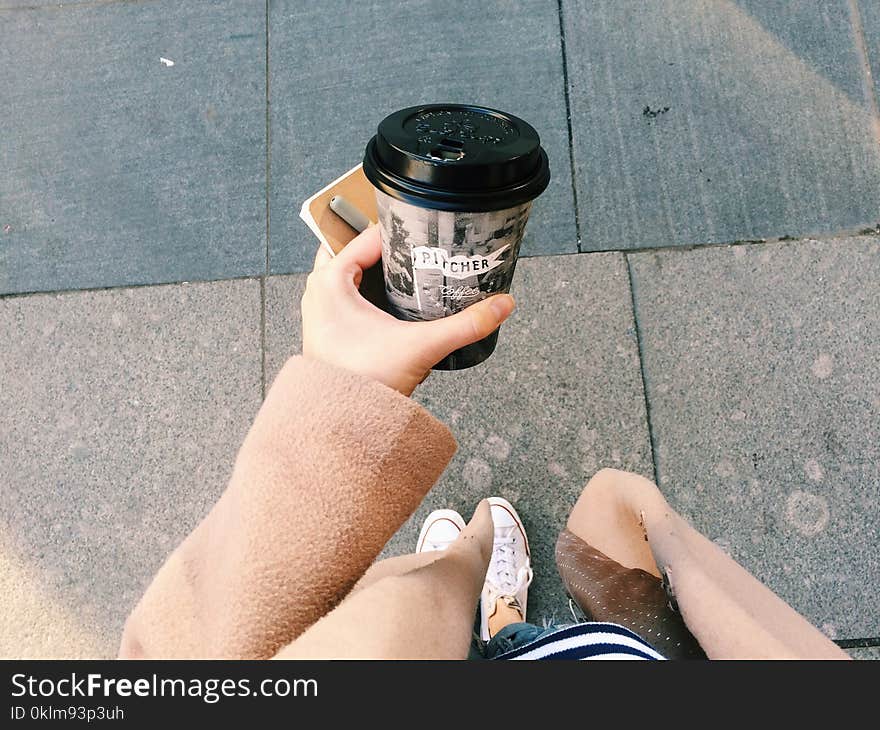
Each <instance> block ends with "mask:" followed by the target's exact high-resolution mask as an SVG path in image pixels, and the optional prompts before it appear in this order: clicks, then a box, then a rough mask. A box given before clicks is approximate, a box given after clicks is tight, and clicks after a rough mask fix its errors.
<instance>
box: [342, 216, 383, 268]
mask: <svg viewBox="0 0 880 730" xmlns="http://www.w3.org/2000/svg"><path fill="white" fill-rule="evenodd" d="M381 256H382V238H381V236H380V234H379V226H370V227H369V228H367V229H366V230H365V231H364V232H363V233H360V234H358V235H357V236H355V238H353V239H352V240H351V241H350V242H349V243H348V244H347V245H346V246H345V248H343V249H342V250H341V251H340V252H339V253H338V254H337V255H336V261H337V262H338V265H339V266H351V265H355V266H357V267H358V268H360V269H361V270H363V269H369V268H370V267H371V266H372V265H373V264H375V263H376V262H377V261H378V260H379V259H380V258H381Z"/></svg>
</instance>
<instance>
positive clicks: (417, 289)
mask: <svg viewBox="0 0 880 730" xmlns="http://www.w3.org/2000/svg"><path fill="white" fill-rule="evenodd" d="M376 202H377V206H376V207H377V211H378V214H379V226H380V228H381V231H382V268H383V272H384V275H385V290H386V292H387V294H388V300H389V302H390V303H391V305H392V307H393V308H394V310H395V311H396V313H397V314H398V316H401V317H403V318H404V319H412V320H429V319H439V318H441V317H446V316H448V315H450V314H454V313H455V312H458V311H461V310H462V309H464V308H465V307H467V306H469V305H471V304H473V303H474V302H477V301H479V300H481V299H485V298H486V297H488V296H491V295H492V294H495V293H497V292H508V291H509V290H510V283H511V280H512V278H513V271H514V268H515V267H516V259H517V256H518V254H519V246H520V242H521V240H522V235H523V231H524V230H525V225H526V221H527V220H528V217H529V211H530V209H531V204H530V203H525V204H523V205H518V206H516V207H514V208H508V209H506V210H497V211H490V212H486V213H467V212H465V213H459V212H452V211H438V210H430V209H427V208H419V207H417V206H415V205H410V204H409V203H404V202H402V201H400V200H397V199H395V198H391V197H390V196H388V195H385V194H384V193H383V192H381V191H376Z"/></svg>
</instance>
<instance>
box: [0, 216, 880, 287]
mask: <svg viewBox="0 0 880 730" xmlns="http://www.w3.org/2000/svg"><path fill="white" fill-rule="evenodd" d="M871 237H874V238H878V237H880V225H878V226H875V227H873V228H863V227H859V228H851V229H848V230H843V231H834V232H832V233H819V234H811V235H805V236H801V237H798V238H795V237H793V236H782V237H781V238H767V239H764V240H761V239H744V240H741V241H721V242H718V243H689V244H682V245H676V244H667V245H664V246H642V247H638V248H602V249H596V250H595V251H581V252H579V253H572V252H571V251H558V252H555V253H547V254H540V255H538V256H523V255H520V258H521V259H541V258H550V257H552V256H589V255H590V254H598V253H622V254H624V255H626V256H629V255H630V254H639V253H664V252H666V253H671V252H680V251H681V252H683V251H700V250H702V249H712V248H728V247H733V246H754V247H756V248H757V247H758V246H773V245H777V244H784V243H803V242H807V241H812V242H814V243H821V244H829V243H830V242H831V241H834V240H835V239H838V238H871ZM308 273H309V272H308V271H277V272H275V273H271V274H266V273H259V274H243V275H241V276H226V277H223V278H220V279H180V280H175V281H155V282H148V283H137V284H113V285H110V286H90V287H74V288H70V289H34V290H31V291H23V292H7V293H5V294H0V301H2V300H4V299H15V298H17V297H29V296H37V295H40V294H73V293H75V292H96V291H113V290H116V289H141V288H144V287H148V286H176V285H180V284H212V283H214V282H220V281H245V280H248V279H252V280H259V279H261V278H271V277H275V276H305V275H306V274H308Z"/></svg>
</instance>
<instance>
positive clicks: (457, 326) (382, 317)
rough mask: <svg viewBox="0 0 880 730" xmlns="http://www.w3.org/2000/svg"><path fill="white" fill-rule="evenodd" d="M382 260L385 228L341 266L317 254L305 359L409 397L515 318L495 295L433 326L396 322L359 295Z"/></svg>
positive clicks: (505, 298)
mask: <svg viewBox="0 0 880 730" xmlns="http://www.w3.org/2000/svg"><path fill="white" fill-rule="evenodd" d="M381 255H382V245H381V240H380V238H379V227H378V226H370V227H369V228H368V229H367V230H366V231H364V232H363V233H361V234H360V235H359V236H358V237H357V238H355V239H354V240H353V241H352V242H351V243H349V244H348V245H347V246H346V247H345V248H344V249H342V251H341V252H340V253H339V254H338V255H337V256H336V257H335V258H334V257H331V256H330V254H329V253H327V252H326V251H325V250H324V248H323V247H321V248H319V249H318V254H317V256H316V257H315V268H314V271H312V273H311V274H309V279H308V284H307V286H306V292H305V294H304V295H303V298H302V320H303V355H304V356H305V357H307V358H311V359H314V360H322V361H324V362H326V363H329V364H331V365H336V366H338V367H341V368H345V369H346V370H349V371H351V372H354V373H359V374H361V375H365V376H367V377H369V378H372V379H374V380H378V381H379V382H381V383H384V384H385V385H387V386H388V387H389V388H393V389H394V390H397V391H400V392H401V393H403V394H404V395H410V394H411V393H412V392H413V390H415V387H416V386H417V385H418V384H419V383H421V382H422V381H423V380H424V379H425V378H426V377H427V376H428V373H429V372H430V371H431V367H432V366H433V365H435V364H436V363H438V362H439V361H440V360H442V359H443V358H444V357H446V356H447V355H448V354H449V353H451V352H452V351H453V350H457V349H458V348H460V347H464V346H465V345H469V344H471V343H473V342H477V341H478V340H481V339H483V338H484V337H486V336H487V335H490V334H491V333H492V332H494V331H495V330H496V329H497V328H498V326H499V325H500V324H501V323H502V322H503V321H504V320H505V319H507V317H508V315H509V314H510V313H511V312H512V311H513V307H514V301H513V297H511V296H510V295H509V294H496V295H494V296H492V297H489V298H488V299H484V300H483V301H481V302H477V303H476V304H472V305H471V306H470V307H468V308H467V309H465V310H463V311H461V312H458V313H456V314H453V315H451V316H449V317H444V318H443V319H437V320H433V321H431V322H404V321H401V320H398V319H395V318H394V317H393V316H392V315H390V314H388V313H387V312H383V311H382V310H381V309H378V308H377V307H374V306H373V305H372V304H370V303H369V302H368V301H367V300H366V299H364V298H363V297H362V296H361V294H360V292H359V291H358V286H359V285H360V283H361V278H362V277H363V272H364V270H365V269H368V268H370V267H371V266H372V265H373V264H375V263H376V262H377V261H378V260H379V258H380V257H381Z"/></svg>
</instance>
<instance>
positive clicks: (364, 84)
mask: <svg viewBox="0 0 880 730" xmlns="http://www.w3.org/2000/svg"><path fill="white" fill-rule="evenodd" d="M426 38H428V39H429V41H426ZM269 69H270V72H269V74H270V81H269V91H270V118H271V132H270V139H271V170H270V178H271V184H270V189H271V194H270V214H269V215H270V220H271V223H270V259H271V262H270V265H271V271H272V272H273V273H289V272H303V271H308V270H309V269H311V265H312V259H313V258H314V239H313V237H312V234H311V233H310V232H309V231H308V229H307V228H306V226H305V225H304V224H303V223H302V221H300V219H299V210H300V205H301V204H302V201H303V200H304V199H305V198H307V197H308V196H309V195H311V194H312V193H314V192H316V191H317V190H319V189H320V188H322V187H323V186H324V185H326V184H327V183H329V182H330V181H331V180H333V179H335V178H336V177H338V176H339V175H341V174H342V173H343V172H345V171H347V170H349V169H350V168H351V167H353V166H354V165H356V164H358V163H359V162H360V161H361V160H362V159H363V154H364V147H365V146H366V143H367V141H368V140H369V139H370V137H372V136H373V134H375V132H376V126H377V125H378V123H379V122H380V121H381V120H382V119H383V117H385V116H386V115H387V114H389V113H390V112H392V111H395V110H397V109H399V108H403V107H406V106H411V105H415V104H424V103H433V102H445V101H451V102H468V103H481V104H486V105H488V106H492V107H496V108H499V109H503V110H505V111H509V112H511V113H513V114H516V115H518V116H521V117H523V118H524V119H526V120H527V121H529V122H530V123H532V124H533V125H534V126H535V128H536V129H537V130H538V132H539V133H540V135H541V139H542V143H543V144H544V146H545V147H546V149H547V152H548V154H549V156H550V164H551V170H552V176H553V179H552V182H551V184H550V187H549V188H548V190H547V191H546V192H545V193H544V194H543V195H542V196H541V198H540V199H539V200H538V202H537V203H536V204H535V208H534V212H533V214H532V218H531V220H530V221H529V226H528V230H527V232H526V237H525V240H524V242H523V255H526V256H529V255H536V254H544V253H574V252H576V251H577V235H576V231H575V218H574V205H573V202H572V198H573V194H572V190H571V164H570V157H569V151H568V132H567V123H566V109H565V95H564V83H563V76H562V53H561V47H560V33H559V18H558V14H557V7H556V5H555V3H553V2H545V1H543V0H462V1H461V2H456V3H454V4H452V5H451V4H449V3H435V2H427V0H419V1H418V2H408V3H349V2H344V0H328V2H322V3H305V4H304V3H298V2H288V1H283V0H282V1H276V2H272V3H270V6H269Z"/></svg>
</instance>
